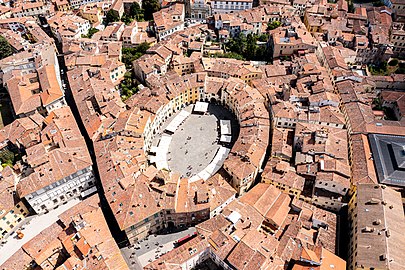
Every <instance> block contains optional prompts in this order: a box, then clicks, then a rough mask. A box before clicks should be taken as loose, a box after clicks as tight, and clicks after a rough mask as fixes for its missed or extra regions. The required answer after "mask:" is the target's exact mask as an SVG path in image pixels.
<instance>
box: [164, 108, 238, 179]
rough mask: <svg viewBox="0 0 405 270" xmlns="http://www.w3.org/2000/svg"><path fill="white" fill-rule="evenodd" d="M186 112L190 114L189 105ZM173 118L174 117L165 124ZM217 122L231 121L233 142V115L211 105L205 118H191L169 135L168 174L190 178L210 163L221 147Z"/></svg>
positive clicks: (236, 126) (194, 116)
mask: <svg viewBox="0 0 405 270" xmlns="http://www.w3.org/2000/svg"><path fill="white" fill-rule="evenodd" d="M185 110H187V111H189V112H191V110H192V105H190V106H188V107H186V108H185ZM174 117H175V115H174V116H173V117H172V118H171V119H168V120H167V121H166V123H165V124H168V123H169V122H170V121H171V120H172V119H173V118H174ZM220 119H224V120H231V121H232V140H233V141H235V140H236V138H237V135H238V134H237V133H238V124H237V122H236V120H235V118H234V116H233V115H232V113H231V112H229V111H228V110H227V109H225V108H224V107H222V106H219V105H214V104H210V105H209V106H208V112H207V113H206V114H204V115H202V114H190V115H189V117H188V118H187V119H186V120H185V121H184V122H183V123H182V124H181V125H180V127H179V128H178V129H177V131H176V132H175V133H174V134H173V135H172V141H171V143H170V147H169V152H168V155H167V156H168V164H169V167H170V170H172V171H176V172H180V173H181V174H182V175H183V176H185V177H191V176H193V175H195V174H198V173H199V172H201V171H202V170H203V169H204V168H205V167H206V166H207V165H208V164H209V163H210V162H211V161H212V159H213V158H214V156H215V154H216V152H217V150H218V149H219V147H220V145H219V144H218V142H217V141H218V140H219V128H218V127H219V120H220Z"/></svg>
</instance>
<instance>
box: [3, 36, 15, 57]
mask: <svg viewBox="0 0 405 270" xmlns="http://www.w3.org/2000/svg"><path fill="white" fill-rule="evenodd" d="M12 54H13V47H11V45H10V44H9V43H8V41H7V40H6V39H5V38H4V37H3V36H0V59H3V58H6V57H8V56H10V55H12Z"/></svg>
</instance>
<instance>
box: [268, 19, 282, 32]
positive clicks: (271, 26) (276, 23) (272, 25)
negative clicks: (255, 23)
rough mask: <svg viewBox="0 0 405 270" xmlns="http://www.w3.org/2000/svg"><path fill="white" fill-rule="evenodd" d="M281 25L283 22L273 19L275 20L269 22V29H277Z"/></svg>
mask: <svg viewBox="0 0 405 270" xmlns="http://www.w3.org/2000/svg"><path fill="white" fill-rule="evenodd" d="M280 25H281V22H279V21H273V22H271V23H268V24H267V30H273V29H276V28H278V27H279V26H280Z"/></svg>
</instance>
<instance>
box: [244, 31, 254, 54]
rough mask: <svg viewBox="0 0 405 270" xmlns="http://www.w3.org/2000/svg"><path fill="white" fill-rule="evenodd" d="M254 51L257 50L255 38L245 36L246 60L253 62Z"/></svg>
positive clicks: (250, 35)
mask: <svg viewBox="0 0 405 270" xmlns="http://www.w3.org/2000/svg"><path fill="white" fill-rule="evenodd" d="M256 49H257V45H256V37H255V36H253V35H252V34H249V35H247V39H246V49H245V54H244V55H245V56H246V59H248V60H254V58H255V56H256Z"/></svg>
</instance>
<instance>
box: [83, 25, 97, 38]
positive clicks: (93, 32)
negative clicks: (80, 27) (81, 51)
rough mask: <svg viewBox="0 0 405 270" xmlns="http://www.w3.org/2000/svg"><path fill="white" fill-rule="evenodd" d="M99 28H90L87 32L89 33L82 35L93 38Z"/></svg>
mask: <svg viewBox="0 0 405 270" xmlns="http://www.w3.org/2000/svg"><path fill="white" fill-rule="evenodd" d="M98 31H99V30H98V29H97V28H94V27H92V28H90V29H89V32H88V33H87V35H82V37H83V38H91V37H92V36H93V35H94V34H95V33H97V32H98Z"/></svg>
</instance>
